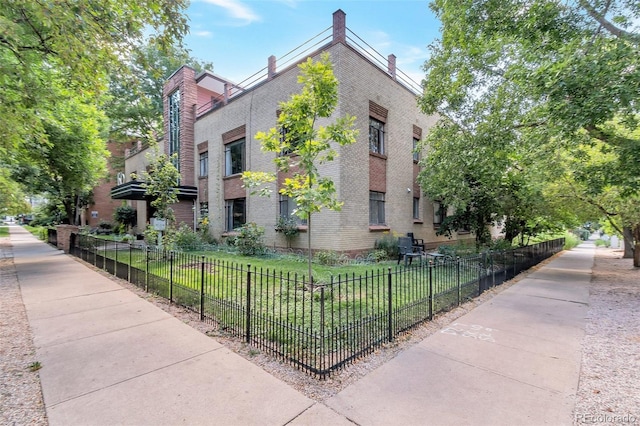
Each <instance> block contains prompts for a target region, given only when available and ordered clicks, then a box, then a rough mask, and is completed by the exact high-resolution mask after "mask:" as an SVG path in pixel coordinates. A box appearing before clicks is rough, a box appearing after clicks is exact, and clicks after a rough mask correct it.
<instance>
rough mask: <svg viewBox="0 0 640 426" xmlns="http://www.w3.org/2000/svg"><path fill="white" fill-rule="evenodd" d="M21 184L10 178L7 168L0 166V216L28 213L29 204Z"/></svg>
mask: <svg viewBox="0 0 640 426" xmlns="http://www.w3.org/2000/svg"><path fill="white" fill-rule="evenodd" d="M26 200H27V197H26V194H25V193H24V190H23V188H22V185H20V184H19V183H18V182H16V181H15V180H13V179H12V178H11V175H10V173H9V170H8V169H6V168H0V216H5V215H10V216H15V215H17V214H20V213H28V212H29V211H30V210H31V206H30V205H29V203H27V201H26Z"/></svg>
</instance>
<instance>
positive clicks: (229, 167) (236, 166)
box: [224, 138, 245, 176]
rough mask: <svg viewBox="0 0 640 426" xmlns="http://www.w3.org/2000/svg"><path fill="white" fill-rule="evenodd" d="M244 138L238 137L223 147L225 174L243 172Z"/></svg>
mask: <svg viewBox="0 0 640 426" xmlns="http://www.w3.org/2000/svg"><path fill="white" fill-rule="evenodd" d="M244 157H245V139H244V138H242V139H239V140H237V141H235V142H232V143H229V144H227V145H225V147H224V160H225V176H231V175H235V174H237V173H242V172H244Z"/></svg>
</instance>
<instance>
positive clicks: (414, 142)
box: [413, 138, 420, 163]
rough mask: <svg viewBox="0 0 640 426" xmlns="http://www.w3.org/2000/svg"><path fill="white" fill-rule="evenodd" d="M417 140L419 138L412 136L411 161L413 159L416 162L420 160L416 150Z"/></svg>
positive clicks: (418, 152)
mask: <svg viewBox="0 0 640 426" xmlns="http://www.w3.org/2000/svg"><path fill="white" fill-rule="evenodd" d="M419 141H420V140H419V139H417V138H413V161H415V162H416V163H417V162H418V161H420V151H418V142H419Z"/></svg>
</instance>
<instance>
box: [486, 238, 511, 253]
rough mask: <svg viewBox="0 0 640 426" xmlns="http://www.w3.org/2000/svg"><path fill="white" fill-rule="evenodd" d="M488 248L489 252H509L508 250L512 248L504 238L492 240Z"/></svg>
mask: <svg viewBox="0 0 640 426" xmlns="http://www.w3.org/2000/svg"><path fill="white" fill-rule="evenodd" d="M489 248H490V249H491V250H509V249H510V248H512V244H511V242H510V241H507V240H505V239H504V238H497V239H495V240H493V243H492V244H491V247H489Z"/></svg>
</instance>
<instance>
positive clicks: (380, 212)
mask: <svg viewBox="0 0 640 426" xmlns="http://www.w3.org/2000/svg"><path fill="white" fill-rule="evenodd" d="M385 198H386V197H385V193H384V192H378V191H369V225H374V226H375V225H386V211H385Z"/></svg>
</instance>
